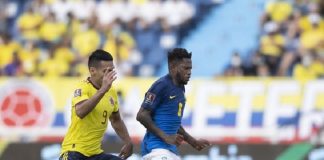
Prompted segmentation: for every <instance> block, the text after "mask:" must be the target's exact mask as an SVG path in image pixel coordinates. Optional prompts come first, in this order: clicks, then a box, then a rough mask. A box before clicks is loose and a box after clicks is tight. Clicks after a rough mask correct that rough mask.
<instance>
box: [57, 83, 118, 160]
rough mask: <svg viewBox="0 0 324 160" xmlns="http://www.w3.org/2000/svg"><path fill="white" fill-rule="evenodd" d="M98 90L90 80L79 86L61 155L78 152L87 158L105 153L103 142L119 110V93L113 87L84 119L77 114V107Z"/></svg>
mask: <svg viewBox="0 0 324 160" xmlns="http://www.w3.org/2000/svg"><path fill="white" fill-rule="evenodd" d="M96 92H97V89H96V88H95V87H94V85H92V83H91V82H90V80H89V78H88V80H85V81H82V82H80V83H79V84H78V85H77V88H76V90H75V91H74V96H73V98H72V114H71V124H70V127H69V129H68V132H67V134H66V136H65V138H64V140H63V143H62V150H61V154H63V153H65V152H67V151H77V152H80V153H82V154H83V155H85V156H93V155H96V154H100V153H102V152H103V150H102V149H101V141H102V139H103V137H104V134H105V131H106V129H107V124H108V120H109V117H110V115H111V113H113V112H117V111H118V109H119V106H118V99H117V92H116V90H115V89H114V88H113V87H111V88H110V89H109V91H108V92H107V93H106V94H105V95H104V96H103V97H102V99H101V100H100V101H99V103H98V104H97V105H96V107H95V108H94V109H93V110H92V111H91V112H90V113H89V114H88V115H86V116H85V117H84V118H83V119H81V118H79V117H78V116H77V115H76V112H75V105H76V104H78V103H79V102H81V101H84V100H87V99H89V98H91V97H92V96H93V95H94V94H95V93H96Z"/></svg>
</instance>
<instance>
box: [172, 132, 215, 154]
mask: <svg viewBox="0 0 324 160" xmlns="http://www.w3.org/2000/svg"><path fill="white" fill-rule="evenodd" d="M178 134H180V135H182V136H183V139H184V140H185V141H186V142H187V143H188V144H190V145H191V146H192V147H194V148H195V149H197V150H198V151H200V150H202V149H204V148H205V147H208V146H210V143H209V142H208V141H207V140H204V139H199V140H197V139H195V138H194V137H192V136H191V135H190V134H189V133H188V132H186V130H185V129H184V128H183V127H182V126H180V128H179V130H178Z"/></svg>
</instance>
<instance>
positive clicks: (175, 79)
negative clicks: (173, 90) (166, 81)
mask: <svg viewBox="0 0 324 160" xmlns="http://www.w3.org/2000/svg"><path fill="white" fill-rule="evenodd" d="M170 78H171V80H172V82H173V84H174V85H175V86H180V83H179V82H178V81H177V78H176V76H175V75H172V74H171V73H170Z"/></svg>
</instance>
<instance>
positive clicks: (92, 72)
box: [89, 67, 96, 75]
mask: <svg viewBox="0 0 324 160" xmlns="http://www.w3.org/2000/svg"><path fill="white" fill-rule="evenodd" d="M89 72H90V74H91V75H93V74H95V73H96V68H95V67H90V68H89Z"/></svg>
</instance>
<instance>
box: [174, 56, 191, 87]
mask: <svg viewBox="0 0 324 160" xmlns="http://www.w3.org/2000/svg"><path fill="white" fill-rule="evenodd" d="M176 67H177V69H176V70H177V74H176V75H177V80H178V83H179V84H183V85H186V84H187V83H188V82H189V80H190V76H191V69H192V62H191V59H190V58H184V59H183V60H182V61H181V62H180V64H179V65H177V66H176Z"/></svg>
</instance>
